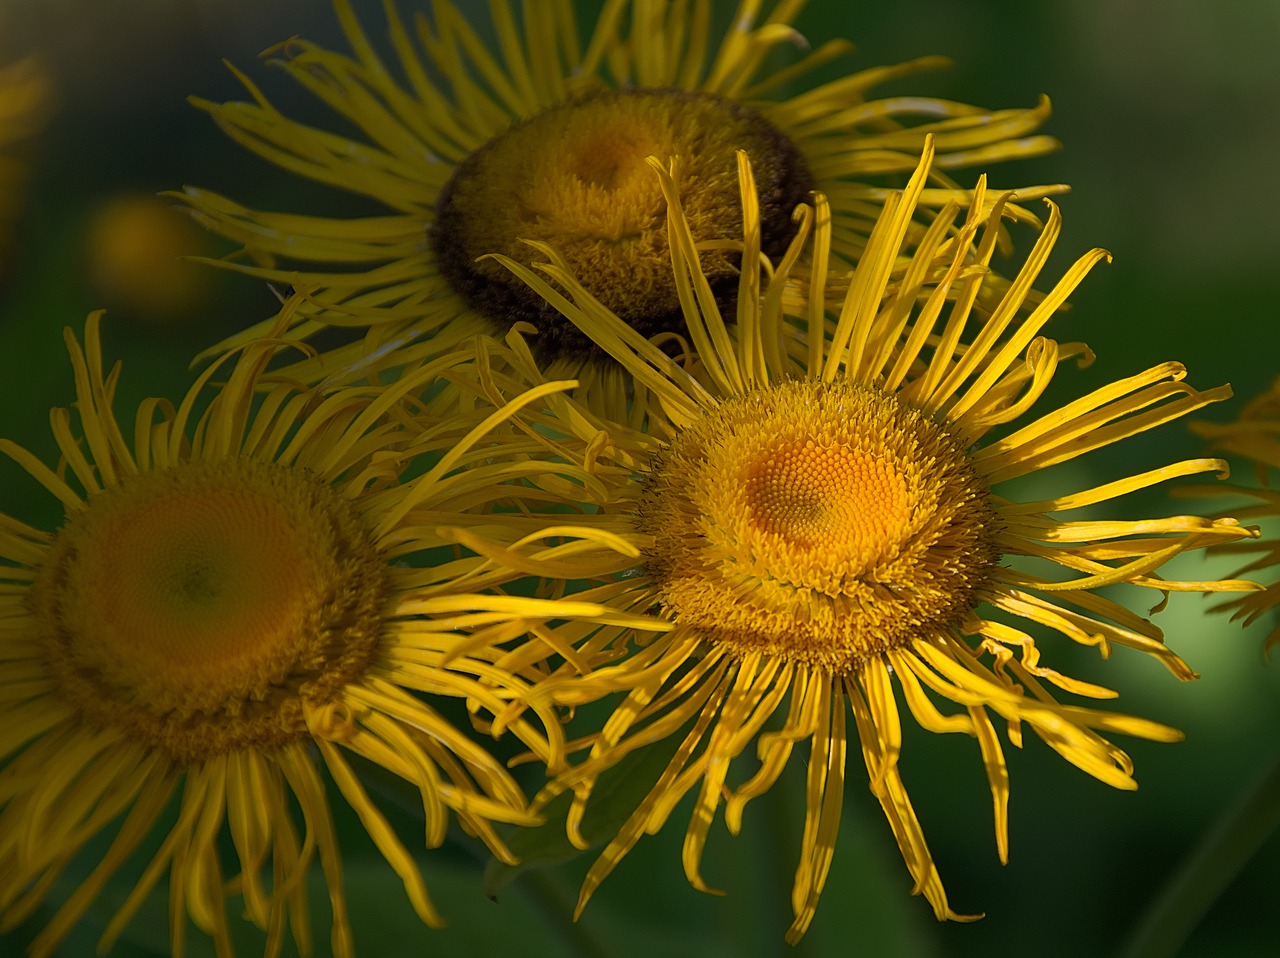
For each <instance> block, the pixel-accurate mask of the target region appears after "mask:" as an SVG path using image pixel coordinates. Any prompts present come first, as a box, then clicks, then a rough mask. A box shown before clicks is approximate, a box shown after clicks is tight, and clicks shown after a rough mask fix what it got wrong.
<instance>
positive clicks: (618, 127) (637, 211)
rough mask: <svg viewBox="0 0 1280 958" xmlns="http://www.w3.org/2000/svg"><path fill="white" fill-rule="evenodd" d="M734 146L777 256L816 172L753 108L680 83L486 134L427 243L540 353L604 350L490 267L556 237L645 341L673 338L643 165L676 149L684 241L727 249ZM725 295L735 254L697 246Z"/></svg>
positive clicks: (735, 233)
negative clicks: (743, 157)
mask: <svg viewBox="0 0 1280 958" xmlns="http://www.w3.org/2000/svg"><path fill="white" fill-rule="evenodd" d="M738 150H745V151H747V153H749V154H750V156H751V160H752V164H753V168H754V170H755V174H756V177H757V182H758V184H759V188H760V225H761V235H762V248H763V250H764V252H765V253H766V254H767V255H771V256H776V255H779V254H781V253H782V251H783V250H784V249H785V248H786V245H787V243H788V242H789V241H790V240H791V237H792V236H793V235H794V232H795V230H794V226H793V224H792V219H791V214H792V211H793V210H794V209H795V207H796V205H797V204H798V203H802V202H804V200H805V199H806V198H807V196H808V193H809V190H810V189H811V188H812V186H813V179H812V177H811V176H810V174H809V170H808V166H807V165H806V163H805V160H804V158H803V156H802V155H801V154H800V153H799V151H798V150H797V149H796V148H795V146H794V145H793V144H792V143H791V141H790V140H789V139H788V138H787V137H786V136H784V135H783V134H782V133H781V132H780V131H779V130H778V129H777V128H776V127H774V126H773V124H771V123H770V122H769V121H768V120H766V119H765V118H764V117H763V116H761V115H760V114H759V113H757V112H756V111H754V110H752V109H750V108H749V107H746V106H744V105H742V104H741V103H739V102H737V101H735V100H731V99H729V98H727V97H723V96H718V95H715V94H711V93H702V92H691V91H686V90H676V89H664V90H617V91H608V92H598V93H594V94H591V95H588V96H586V97H581V98H578V99H574V100H571V101H568V102H565V103H561V104H558V105H556V106H552V107H550V108H549V109H546V110H544V111H543V112H541V113H539V114H537V115H536V116H533V117H531V118H529V119H527V120H525V121H523V122H521V123H517V124H515V125H514V126H512V127H511V128H510V129H508V130H507V131H506V132H504V133H501V134H499V135H498V136H496V137H494V138H493V139H492V140H490V141H489V142H488V143H486V144H485V145H484V146H482V147H481V148H480V149H478V150H476V151H475V152H474V153H472V154H471V155H470V156H469V157H468V158H467V159H466V160H465V161H464V162H463V163H461V164H460V165H459V166H458V169H457V170H456V171H455V173H454V174H453V176H452V177H451V178H450V180H449V181H448V183H447V184H446V185H445V187H444V189H443V191H442V192H441V194H440V198H439V202H438V204H437V218H436V221H435V222H434V224H433V225H432V227H431V231H430V232H431V241H432V245H433V247H434V249H435V252H436V255H437V256H438V257H439V260H440V264H441V271H442V273H443V274H444V276H445V278H446V279H447V280H448V282H449V283H450V285H451V286H452V287H453V288H454V289H455V290H456V291H457V292H459V293H460V294H461V295H463V296H464V297H465V298H466V299H467V300H468V301H470V303H471V304H472V305H473V306H474V307H475V308H476V309H478V310H479V311H480V312H482V313H484V314H485V315H486V316H488V317H490V318H491V319H493V320H494V321H495V323H497V324H498V328H499V329H502V330H505V329H507V328H509V327H510V326H511V324H512V323H514V322H517V321H520V320H525V321H528V322H531V323H533V324H534V325H536V326H537V327H538V330H539V334H538V337H537V339H536V340H535V341H534V345H535V346H536V348H537V349H538V350H539V352H540V353H541V354H542V356H543V357H544V358H546V359H551V358H558V357H560V356H564V355H577V356H580V357H581V356H586V355H592V356H603V353H602V352H601V351H600V350H599V347H597V346H595V345H594V344H593V343H592V342H591V340H590V338H589V337H587V336H585V335H583V334H582V333H581V332H580V331H579V330H578V329H577V327H575V326H574V325H573V324H572V323H569V322H568V321H566V320H565V319H564V317H563V316H561V315H560V314H559V313H558V312H557V311H556V310H555V309H553V308H551V307H550V306H548V305H547V303H546V302H545V301H544V300H543V299H542V298H541V297H539V296H536V295H534V294H533V293H531V292H530V291H529V289H528V288H527V287H526V286H525V285H524V284H523V283H521V282H520V281H519V280H517V279H516V278H515V277H513V276H512V275H511V272H510V270H508V269H507V268H506V267H505V266H503V265H501V264H500V263H498V262H495V261H493V260H491V259H484V258H482V257H485V256H487V255H488V254H491V253H499V254H502V255H503V256H507V257H510V258H511V259H514V260H516V261H517V262H521V263H525V264H532V263H533V262H535V261H538V259H539V254H538V253H536V252H535V250H534V249H533V247H531V246H530V245H529V244H528V242H526V241H538V242H543V243H549V244H551V245H553V246H554V247H555V248H556V249H557V250H558V251H559V252H560V253H561V254H562V255H563V256H564V257H565V259H566V261H567V262H568V263H569V265H570V266H571V267H572V269H573V271H574V273H575V274H576V275H578V276H581V277H583V278H584V281H585V282H586V284H587V286H588V289H589V290H590V292H591V294H592V295H593V296H595V297H596V298H597V299H599V300H600V301H601V302H602V303H603V304H604V305H605V306H606V307H608V308H609V309H611V310H613V311H614V312H615V313H616V314H617V315H618V316H620V317H621V318H622V319H623V320H625V321H626V322H627V323H628V324H629V325H631V327H632V328H633V329H636V330H637V331H639V332H640V333H641V334H643V335H644V336H645V337H651V336H653V335H655V334H658V333H664V332H683V331H684V319H683V315H682V313H681V309H680V302H679V298H678V294H677V291H676V286H675V283H674V282H673V279H672V274H671V254H670V252H669V248H668V245H667V220H666V216H667V206H666V201H665V199H664V197H663V194H662V190H661V188H660V186H659V184H658V181H657V179H656V178H655V177H654V175H653V170H652V169H651V168H650V167H649V165H648V163H647V162H646V160H647V158H648V157H651V156H656V157H658V158H660V159H661V160H663V161H664V162H665V161H666V160H667V159H668V158H670V157H673V156H678V157H680V162H681V170H682V173H681V177H680V196H681V202H682V204H683V208H684V211H685V214H686V216H687V217H688V218H689V222H690V226H691V228H692V230H693V233H694V236H695V237H696V238H697V239H698V241H699V242H702V243H710V244H715V243H717V242H720V243H726V244H728V245H730V246H731V245H732V241H734V240H736V239H739V238H740V237H741V236H742V207H741V204H740V202H739V201H738V179H737V160H736V153H737V151H738ZM701 265H702V270H703V273H704V274H705V275H706V276H707V277H708V279H709V281H710V282H711V285H712V288H713V289H714V290H715V292H716V295H717V297H718V298H720V299H722V300H723V301H724V302H725V303H728V302H730V301H731V300H732V297H733V296H734V295H735V292H736V288H737V287H736V284H737V266H738V256H737V254H736V253H735V252H733V250H732V249H726V248H712V249H707V250H704V251H703V253H702V254H701Z"/></svg>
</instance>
